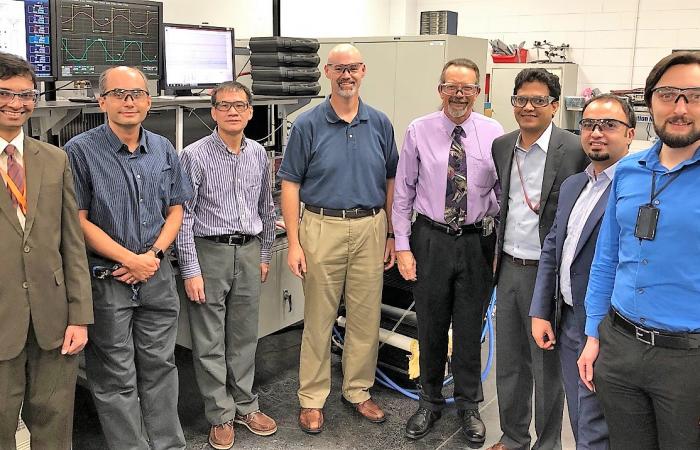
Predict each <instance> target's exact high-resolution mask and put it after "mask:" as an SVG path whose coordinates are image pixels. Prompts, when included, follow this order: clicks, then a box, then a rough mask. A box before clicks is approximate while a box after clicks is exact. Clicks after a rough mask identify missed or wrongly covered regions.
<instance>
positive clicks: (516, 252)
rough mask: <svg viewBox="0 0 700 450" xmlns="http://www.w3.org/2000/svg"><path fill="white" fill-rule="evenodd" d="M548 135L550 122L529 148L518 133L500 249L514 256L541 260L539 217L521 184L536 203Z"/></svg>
mask: <svg viewBox="0 0 700 450" xmlns="http://www.w3.org/2000/svg"><path fill="white" fill-rule="evenodd" d="M551 137H552V124H551V123H550V124H549V126H548V127H547V129H546V130H544V132H543V133H542V135H541V136H540V137H539V138H538V139H537V141H535V143H534V144H532V146H530V148H529V149H525V148H523V147H522V146H521V136H518V140H517V144H516V146H515V154H514V155H513V163H512V164H511V166H510V190H509V195H508V220H507V221H506V229H505V233H504V238H503V251H504V252H506V253H508V254H509V255H511V256H515V257H516V258H523V259H537V260H539V259H540V253H541V251H542V245H541V244H540V234H539V224H540V216H538V215H537V214H535V213H534V212H533V211H532V210H531V209H530V207H529V206H528V204H527V201H525V196H524V195H523V185H524V186H525V190H526V191H527V196H528V198H529V199H530V203H531V204H532V206H535V205H537V204H539V203H540V199H541V196H542V178H543V177H544V165H545V162H546V160H547V149H548V148H549V139H550V138H551ZM516 158H517V159H516ZM518 162H520V170H521V174H522V177H523V182H522V184H521V182H520V174H519V173H518Z"/></svg>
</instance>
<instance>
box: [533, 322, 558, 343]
mask: <svg viewBox="0 0 700 450" xmlns="http://www.w3.org/2000/svg"><path fill="white" fill-rule="evenodd" d="M532 337H533V338H535V343H537V346H538V347H539V348H541V349H542V350H554V344H556V343H557V340H556V338H555V337H554V330H552V323H551V322H550V321H549V320H544V319H540V318H539V317H533V318H532Z"/></svg>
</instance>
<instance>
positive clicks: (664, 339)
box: [610, 309, 700, 350]
mask: <svg viewBox="0 0 700 450" xmlns="http://www.w3.org/2000/svg"><path fill="white" fill-rule="evenodd" d="M610 318H611V319H612V323H613V325H614V326H615V327H616V328H618V329H620V330H622V331H624V332H625V333H626V334H628V335H630V336H632V337H633V338H636V339H637V340H638V341H640V342H643V343H645V344H647V345H652V346H655V347H665V348H675V349H681V350H688V349H692V348H700V333H672V332H668V331H658V330H650V329H647V328H644V327H640V326H639V325H637V324H636V323H634V322H632V321H631V320H629V319H627V318H626V317H625V316H623V315H622V314H620V313H619V312H617V311H615V310H614V309H611V310H610Z"/></svg>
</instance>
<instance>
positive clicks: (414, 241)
mask: <svg viewBox="0 0 700 450" xmlns="http://www.w3.org/2000/svg"><path fill="white" fill-rule="evenodd" d="M494 246H495V234H493V235H491V236H488V237H482V236H481V234H480V233H467V234H463V235H462V236H450V235H448V234H446V233H444V232H443V231H440V230H436V229H433V228H431V226H430V225H429V224H427V223H426V222H425V221H423V220H421V219H420V218H419V219H418V220H417V221H416V222H415V224H414V225H413V229H412V232H411V249H412V251H413V254H414V257H415V258H416V269H417V278H418V280H417V281H416V283H415V286H414V287H413V297H414V299H415V301H416V315H417V318H418V342H419V345H420V382H421V388H422V389H421V394H420V404H421V406H423V407H425V408H428V409H431V410H434V411H438V410H440V409H442V408H443V406H444V404H445V399H444V397H443V395H442V383H443V381H444V377H445V362H446V358H447V344H448V331H449V328H450V323H452V375H453V377H454V398H455V404H456V406H457V409H459V410H465V409H476V408H477V407H478V404H479V403H480V402H481V401H483V399H484V398H483V393H482V390H481V328H482V323H483V318H484V311H485V308H486V305H487V304H488V299H489V295H490V293H491V289H492V286H493V276H492V270H491V267H492V258H493V251H494Z"/></svg>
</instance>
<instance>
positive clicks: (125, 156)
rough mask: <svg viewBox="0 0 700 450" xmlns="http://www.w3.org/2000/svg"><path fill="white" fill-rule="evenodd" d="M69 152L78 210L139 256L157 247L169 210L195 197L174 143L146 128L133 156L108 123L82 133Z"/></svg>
mask: <svg viewBox="0 0 700 450" xmlns="http://www.w3.org/2000/svg"><path fill="white" fill-rule="evenodd" d="M64 148H65V150H66V152H68V157H69V158H70V163H71V167H72V169H73V177H74V181H75V194H76V199H77V201H78V209H81V210H87V211H88V220H90V222H92V223H93V224H95V225H96V226H98V227H99V228H101V229H102V231H104V232H105V233H107V235H109V236H110V237H111V238H112V239H113V240H114V241H115V242H117V243H118V244H119V245H121V246H122V247H125V248H127V249H128V250H130V251H132V252H134V253H144V252H145V251H147V250H148V249H149V248H150V247H151V246H152V245H153V243H154V242H155V241H156V239H157V238H158V236H159V235H160V232H161V229H162V228H163V225H164V224H165V218H166V217H167V214H168V208H169V207H171V206H174V205H181V204H183V203H184V202H185V200H187V199H188V198H190V197H191V196H192V187H191V186H190V182H189V180H188V179H187V177H186V176H185V175H184V172H183V171H182V167H181V166H180V161H179V160H178V157H177V154H176V153H175V149H174V148H173V145H172V144H171V143H170V141H168V140H167V139H166V138H164V137H163V136H160V135H157V134H155V133H151V132H150V131H148V130H145V129H143V128H142V129H141V137H140V140H139V146H138V148H137V149H136V150H135V151H134V152H133V153H131V152H129V149H128V148H127V146H126V144H123V143H122V142H121V141H120V140H119V138H118V137H117V136H116V135H115V134H114V132H113V131H112V130H111V128H110V127H109V125H107V124H103V125H100V126H98V127H96V128H93V129H92V130H89V131H86V132H85V133H81V134H79V135H78V136H76V137H74V138H73V139H71V140H70V141H68V142H67V143H66V145H65V147H64Z"/></svg>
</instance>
